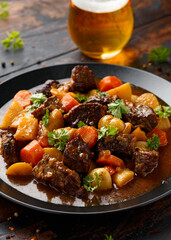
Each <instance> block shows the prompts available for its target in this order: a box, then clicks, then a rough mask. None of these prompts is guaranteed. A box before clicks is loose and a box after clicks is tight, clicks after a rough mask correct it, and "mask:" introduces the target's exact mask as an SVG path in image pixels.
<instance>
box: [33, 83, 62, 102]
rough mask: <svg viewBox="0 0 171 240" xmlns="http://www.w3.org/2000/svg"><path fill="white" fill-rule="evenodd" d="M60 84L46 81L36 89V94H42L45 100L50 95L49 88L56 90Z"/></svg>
mask: <svg viewBox="0 0 171 240" xmlns="http://www.w3.org/2000/svg"><path fill="white" fill-rule="evenodd" d="M60 85H61V84H60V82H58V81H57V80H47V81H46V82H45V83H44V84H43V86H42V88H41V89H38V90H37V91H36V93H43V94H44V95H45V96H46V97H47V98H49V97H51V96H52V94H51V92H50V90H51V88H52V87H53V88H58V87H59V86H60Z"/></svg>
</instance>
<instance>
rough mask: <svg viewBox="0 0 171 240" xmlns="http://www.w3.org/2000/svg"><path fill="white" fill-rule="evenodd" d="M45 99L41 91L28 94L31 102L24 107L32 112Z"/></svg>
mask: <svg viewBox="0 0 171 240" xmlns="http://www.w3.org/2000/svg"><path fill="white" fill-rule="evenodd" d="M46 99H47V97H46V96H45V95H44V94H43V93H35V94H32V95H31V96H30V100H31V102H32V103H33V104H32V105H30V106H28V107H27V108H26V109H27V111H29V112H33V111H34V110H35V109H36V108H38V107H40V106H41V104H42V103H44V101H45V100H46Z"/></svg>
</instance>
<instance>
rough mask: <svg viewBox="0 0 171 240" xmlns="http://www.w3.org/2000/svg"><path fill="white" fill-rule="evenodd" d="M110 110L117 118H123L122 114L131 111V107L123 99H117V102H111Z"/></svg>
mask: <svg viewBox="0 0 171 240" xmlns="http://www.w3.org/2000/svg"><path fill="white" fill-rule="evenodd" d="M107 106H108V109H109V112H110V113H111V114H112V115H113V116H114V117H117V118H122V114H124V113H129V112H130V109H129V108H128V107H127V106H126V105H125V103H124V101H123V99H117V100H116V101H115V102H112V103H109V104H108V105H107Z"/></svg>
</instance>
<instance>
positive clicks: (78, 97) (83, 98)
mask: <svg viewBox="0 0 171 240" xmlns="http://www.w3.org/2000/svg"><path fill="white" fill-rule="evenodd" d="M74 98H75V99H76V100H77V101H78V102H80V103H87V99H88V98H87V97H86V96H84V95H81V94H79V93H77V94H76V95H75V97H74Z"/></svg>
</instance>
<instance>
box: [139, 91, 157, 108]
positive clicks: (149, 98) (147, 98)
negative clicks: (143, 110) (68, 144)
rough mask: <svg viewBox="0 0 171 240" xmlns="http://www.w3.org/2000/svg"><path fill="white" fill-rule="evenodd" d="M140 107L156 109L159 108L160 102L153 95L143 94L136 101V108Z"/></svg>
mask: <svg viewBox="0 0 171 240" xmlns="http://www.w3.org/2000/svg"><path fill="white" fill-rule="evenodd" d="M138 105H147V106H149V107H151V108H152V109H155V108H156V107H158V106H159V102H158V100H157V98H156V96H154V94H152V93H143V94H142V95H141V96H139V97H138V98H137V100H135V107H137V106H138Z"/></svg>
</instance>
